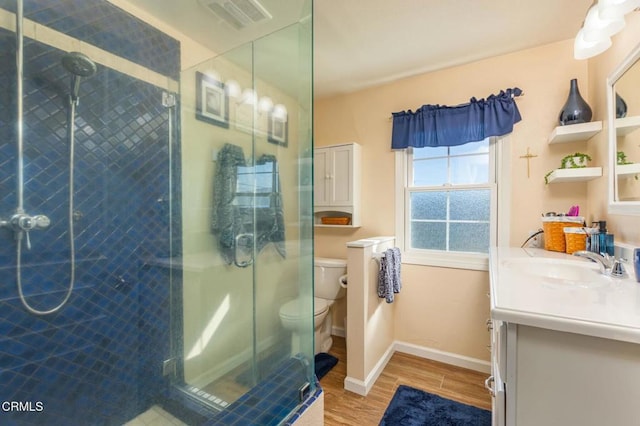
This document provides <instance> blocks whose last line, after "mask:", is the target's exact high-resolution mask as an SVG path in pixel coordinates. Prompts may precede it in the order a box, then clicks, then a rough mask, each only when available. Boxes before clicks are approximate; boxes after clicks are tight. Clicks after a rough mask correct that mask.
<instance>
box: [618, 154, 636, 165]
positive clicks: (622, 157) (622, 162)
mask: <svg viewBox="0 0 640 426" xmlns="http://www.w3.org/2000/svg"><path fill="white" fill-rule="evenodd" d="M616 164H618V166H624V165H625V164H633V163H632V162H631V161H629V160H628V159H627V154H625V153H624V151H618V152H617V154H616Z"/></svg>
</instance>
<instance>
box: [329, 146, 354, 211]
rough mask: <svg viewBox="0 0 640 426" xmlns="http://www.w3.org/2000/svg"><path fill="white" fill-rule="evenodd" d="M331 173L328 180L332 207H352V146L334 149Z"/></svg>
mask: <svg viewBox="0 0 640 426" xmlns="http://www.w3.org/2000/svg"><path fill="white" fill-rule="evenodd" d="M331 154H332V157H333V159H332V162H331V163H332V171H331V178H330V179H329V182H330V183H329V185H330V187H331V190H330V200H329V203H330V204H331V205H332V206H351V205H353V145H343V146H338V147H336V148H334V149H333V150H332V152H331Z"/></svg>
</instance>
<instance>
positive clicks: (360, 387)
mask: <svg viewBox="0 0 640 426" xmlns="http://www.w3.org/2000/svg"><path fill="white" fill-rule="evenodd" d="M394 352H395V350H394V344H393V343H392V344H391V345H390V346H389V348H387V350H386V351H385V353H384V355H382V358H380V359H379V360H378V362H377V363H376V365H375V366H374V367H373V369H372V370H371V372H370V373H369V374H368V375H367V378H366V379H365V381H364V382H363V381H362V380H358V379H354V378H352V377H349V376H347V377H346V378H345V379H344V388H345V389H346V390H348V391H351V392H354V393H357V394H358V395H362V396H367V394H368V393H369V391H370V390H371V388H372V387H373V385H374V384H375V382H376V380H378V377H380V374H382V371H383V370H384V368H385V367H386V366H387V363H388V362H389V360H390V359H391V356H392V355H393V353H394Z"/></svg>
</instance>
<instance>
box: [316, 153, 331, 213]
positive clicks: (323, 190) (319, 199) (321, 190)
mask: <svg viewBox="0 0 640 426" xmlns="http://www.w3.org/2000/svg"><path fill="white" fill-rule="evenodd" d="M313 155H314V158H313V184H314V185H313V203H314V204H315V205H316V206H326V205H329V193H330V192H331V191H330V189H331V188H330V187H329V182H330V180H329V176H330V173H331V169H330V167H331V160H330V158H331V151H330V150H329V149H326V148H318V149H316V150H315V152H314V154H313Z"/></svg>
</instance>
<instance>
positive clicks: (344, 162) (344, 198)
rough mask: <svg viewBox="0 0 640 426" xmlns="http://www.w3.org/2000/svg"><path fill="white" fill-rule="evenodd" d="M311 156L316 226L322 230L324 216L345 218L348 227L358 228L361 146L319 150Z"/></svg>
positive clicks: (332, 146)
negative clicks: (348, 222)
mask: <svg viewBox="0 0 640 426" xmlns="http://www.w3.org/2000/svg"><path fill="white" fill-rule="evenodd" d="M313 155H314V160H313V167H314V170H313V181H314V198H313V199H314V216H315V223H316V225H317V226H321V218H322V217H323V216H329V217H337V216H344V217H349V218H350V219H351V222H350V224H349V225H348V226H352V227H356V226H360V182H361V177H360V176H361V168H360V145H358V144H357V143H347V144H341V145H330V146H323V147H318V148H316V149H315V150H314V153H313ZM325 226H331V225H325ZM335 226H343V227H344V226H345V225H335Z"/></svg>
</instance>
